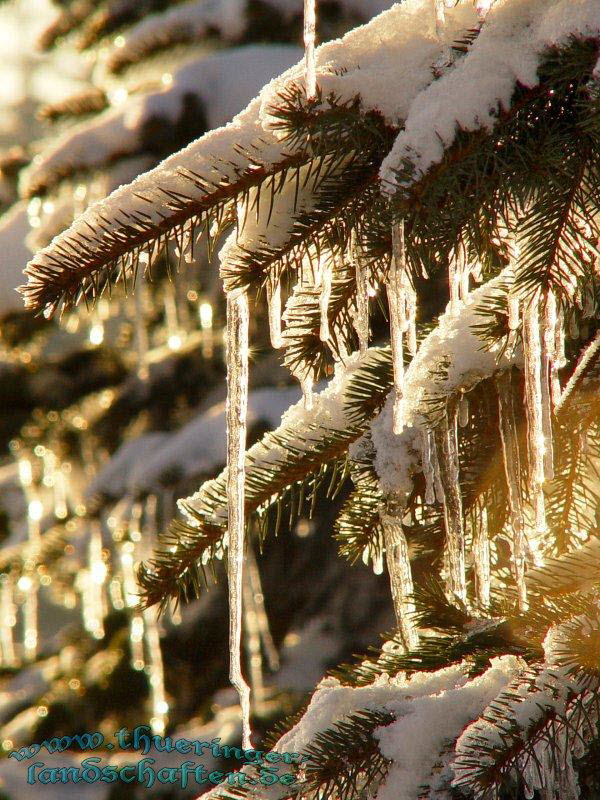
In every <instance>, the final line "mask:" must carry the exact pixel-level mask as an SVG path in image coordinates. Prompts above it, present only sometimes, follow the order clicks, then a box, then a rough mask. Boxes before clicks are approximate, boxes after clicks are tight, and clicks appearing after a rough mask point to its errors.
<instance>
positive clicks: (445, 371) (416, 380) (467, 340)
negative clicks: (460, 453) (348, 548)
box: [371, 272, 522, 495]
mask: <svg viewBox="0 0 600 800" xmlns="http://www.w3.org/2000/svg"><path fill="white" fill-rule="evenodd" d="M505 279H506V276H505V274H504V272H502V273H500V275H499V276H498V277H496V278H494V279H493V280H491V281H489V282H488V283H486V284H484V285H483V286H481V287H479V288H478V289H476V290H474V291H473V292H471V293H470V294H469V295H468V296H467V298H466V299H465V301H464V304H463V305H462V307H461V308H460V310H459V311H458V313H456V312H455V311H454V310H453V309H452V308H451V307H449V308H448V309H447V310H446V312H445V313H444V314H442V316H441V317H440V318H439V320H438V324H437V325H436V327H435V328H434V330H433V331H432V332H431V333H430V334H429V335H428V336H427V338H426V339H424V341H423V342H422V344H421V346H420V347H419V350H418V352H417V355H416V356H415V357H414V358H413V360H412V361H411V363H410V366H409V367H408V369H407V371H406V375H405V381H404V393H403V399H404V405H403V416H404V423H405V427H404V430H403V432H402V433H400V434H394V433H393V432H392V431H393V405H394V397H393V392H391V393H390V395H389V396H388V399H387V401H386V404H385V406H384V407H383V409H382V410H381V412H380V414H379V415H378V416H377V417H376V418H375V419H374V420H373V422H372V423H371V436H372V440H373V444H374V445H375V449H376V456H375V462H374V463H375V469H376V471H377V474H378V476H379V482H380V486H381V488H382V490H383V492H384V493H386V494H388V493H398V494H404V495H406V494H409V493H410V492H411V491H412V478H411V474H412V473H413V472H420V471H422V464H421V441H422V433H423V431H426V430H427V429H428V427H429V425H428V421H427V419H426V416H425V415H426V413H427V410H428V403H429V401H431V400H434V399H435V398H437V397H444V396H448V395H450V394H452V393H453V392H455V391H457V390H459V389H462V390H464V391H468V390H469V389H471V388H473V386H475V385H476V384H477V383H479V382H480V381H481V380H483V379H484V378H487V377H489V376H490V375H492V374H493V373H494V372H496V371H497V370H504V369H508V368H509V367H510V366H512V365H520V364H521V362H522V352H521V350H520V349H517V348H515V349H514V350H512V351H511V352H510V353H509V352H508V350H506V351H505V352H504V353H501V352H500V348H499V346H494V347H492V348H490V349H485V348H484V346H483V343H482V341H481V339H480V338H479V337H478V336H477V334H476V332H475V331H474V329H473V326H475V325H477V324H481V316H480V312H479V307H480V306H481V305H482V303H483V302H485V300H486V299H489V298H491V297H496V296H497V295H498V294H501V293H502V289H501V287H502V285H503V283H504V281H505ZM438 371H439V372H438Z"/></svg>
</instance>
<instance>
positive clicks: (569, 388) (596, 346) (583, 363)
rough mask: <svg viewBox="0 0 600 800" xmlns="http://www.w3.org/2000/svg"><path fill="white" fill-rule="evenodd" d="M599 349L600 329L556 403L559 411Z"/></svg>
mask: <svg viewBox="0 0 600 800" xmlns="http://www.w3.org/2000/svg"><path fill="white" fill-rule="evenodd" d="M598 350H600V331H599V332H598V333H597V334H596V336H595V337H594V339H593V340H592V341H591V342H590V343H589V344H588V345H587V347H586V348H585V350H584V351H583V353H582V355H581V357H580V359H579V361H578V362H577V366H576V367H575V371H574V372H573V374H572V375H571V377H570V378H569V381H568V383H567V385H566V386H565V388H564V390H563V392H562V394H561V396H560V400H559V401H558V403H557V404H556V411H559V410H560V409H561V408H562V407H563V406H564V404H565V403H566V401H567V400H568V398H569V397H570V396H571V393H572V391H573V389H574V388H575V386H576V385H577V383H578V382H579V380H580V378H581V376H582V374H583V373H584V372H585V370H586V368H587V366H588V365H589V363H590V361H591V360H592V359H593V358H594V356H595V355H596V353H597V352H598Z"/></svg>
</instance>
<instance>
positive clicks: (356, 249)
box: [350, 231, 369, 354]
mask: <svg viewBox="0 0 600 800" xmlns="http://www.w3.org/2000/svg"><path fill="white" fill-rule="evenodd" d="M350 257H351V260H352V261H353V262H354V269H355V276H356V316H355V318H354V327H355V329H356V333H357V335H358V344H359V349H360V352H361V354H364V353H366V352H367V348H368V346H369V277H368V270H367V264H366V261H365V258H364V256H363V254H362V252H361V248H360V245H359V243H358V241H357V235H356V232H355V231H352V238H351V240H350Z"/></svg>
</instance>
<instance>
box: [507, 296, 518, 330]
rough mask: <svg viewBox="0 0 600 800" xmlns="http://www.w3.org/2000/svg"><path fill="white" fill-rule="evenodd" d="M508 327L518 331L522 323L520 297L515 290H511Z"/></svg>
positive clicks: (508, 300)
mask: <svg viewBox="0 0 600 800" xmlns="http://www.w3.org/2000/svg"><path fill="white" fill-rule="evenodd" d="M507 302H508V328H509V330H511V331H516V330H517V328H518V327H519V325H520V324H521V319H520V316H521V315H520V302H521V301H520V299H519V295H518V294H516V293H515V292H513V291H509V293H508V297H507Z"/></svg>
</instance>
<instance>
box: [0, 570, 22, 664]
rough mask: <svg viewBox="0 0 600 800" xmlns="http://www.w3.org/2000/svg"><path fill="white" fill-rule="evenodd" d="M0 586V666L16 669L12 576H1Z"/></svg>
mask: <svg viewBox="0 0 600 800" xmlns="http://www.w3.org/2000/svg"><path fill="white" fill-rule="evenodd" d="M2 577H3V580H2V583H1V584H0V644H1V645H2V651H1V652H2V665H3V666H5V667H16V666H17V663H18V662H17V656H16V652H15V642H14V627H15V625H16V624H17V607H16V605H15V583H14V580H13V577H12V575H10V573H9V574H8V575H6V574H5V575H3V576H2Z"/></svg>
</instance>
